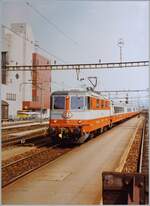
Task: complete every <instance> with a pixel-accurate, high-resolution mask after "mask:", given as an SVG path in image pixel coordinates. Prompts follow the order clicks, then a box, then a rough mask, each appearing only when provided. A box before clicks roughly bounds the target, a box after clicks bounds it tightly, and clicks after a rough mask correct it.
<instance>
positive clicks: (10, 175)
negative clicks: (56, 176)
mask: <svg viewBox="0 0 150 206" xmlns="http://www.w3.org/2000/svg"><path fill="white" fill-rule="evenodd" d="M70 150H71V148H53V147H50V148H37V149H33V150H31V151H28V152H25V153H23V154H20V155H16V156H15V157H12V158H10V159H8V160H5V161H3V162H2V187H4V186H6V185H8V184H9V183H11V182H13V181H15V180H16V179H18V178H20V177H21V176H23V175H26V174H28V173H29V172H31V171H33V170H35V169H37V168H39V167H41V166H42V165H45V164H47V163H48V162H50V161H52V160H54V159H56V158H57V157H59V156H61V155H62V154H64V153H66V152H68V151H70Z"/></svg>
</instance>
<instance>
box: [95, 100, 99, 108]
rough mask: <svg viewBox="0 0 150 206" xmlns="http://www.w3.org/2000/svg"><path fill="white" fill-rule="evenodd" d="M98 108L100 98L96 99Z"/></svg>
mask: <svg viewBox="0 0 150 206" xmlns="http://www.w3.org/2000/svg"><path fill="white" fill-rule="evenodd" d="M96 108H99V99H96Z"/></svg>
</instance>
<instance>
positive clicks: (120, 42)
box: [117, 38, 124, 62]
mask: <svg viewBox="0 0 150 206" xmlns="http://www.w3.org/2000/svg"><path fill="white" fill-rule="evenodd" d="M117 45H118V46H119V48H120V62H122V47H123V46H124V40H123V39H121V38H120V39H119V40H118V43H117Z"/></svg>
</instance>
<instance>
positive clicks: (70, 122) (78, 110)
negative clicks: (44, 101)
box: [49, 90, 138, 143]
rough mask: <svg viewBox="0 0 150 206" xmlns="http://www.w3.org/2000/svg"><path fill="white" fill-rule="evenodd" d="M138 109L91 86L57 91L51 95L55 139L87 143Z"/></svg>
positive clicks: (63, 141)
mask: <svg viewBox="0 0 150 206" xmlns="http://www.w3.org/2000/svg"><path fill="white" fill-rule="evenodd" d="M137 113H138V111H137V108H136V107H133V106H132V105H129V104H125V103H120V104H115V105H113V103H112V101H111V100H109V99H107V98H106V97H104V96H102V95H99V94H98V93H96V92H93V91H90V90H89V91H81V90H70V91H56V92H54V93H52V96H51V113H50V119H49V128H50V136H51V138H52V140H53V141H54V142H55V143H56V142H62V143H83V142H84V141H85V140H86V139H87V138H91V137H93V136H94V135H95V134H98V133H101V132H102V131H103V130H105V129H106V128H109V127H112V125H113V124H115V123H117V122H120V121H122V120H125V119H128V118H130V117H132V116H134V115H136V114H137Z"/></svg>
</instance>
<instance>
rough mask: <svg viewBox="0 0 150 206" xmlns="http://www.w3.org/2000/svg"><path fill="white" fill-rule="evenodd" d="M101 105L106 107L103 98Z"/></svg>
mask: <svg viewBox="0 0 150 206" xmlns="http://www.w3.org/2000/svg"><path fill="white" fill-rule="evenodd" d="M101 107H102V108H104V100H101Z"/></svg>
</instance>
